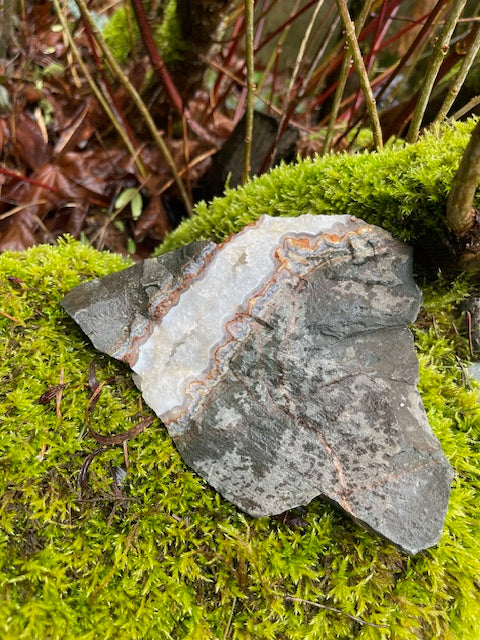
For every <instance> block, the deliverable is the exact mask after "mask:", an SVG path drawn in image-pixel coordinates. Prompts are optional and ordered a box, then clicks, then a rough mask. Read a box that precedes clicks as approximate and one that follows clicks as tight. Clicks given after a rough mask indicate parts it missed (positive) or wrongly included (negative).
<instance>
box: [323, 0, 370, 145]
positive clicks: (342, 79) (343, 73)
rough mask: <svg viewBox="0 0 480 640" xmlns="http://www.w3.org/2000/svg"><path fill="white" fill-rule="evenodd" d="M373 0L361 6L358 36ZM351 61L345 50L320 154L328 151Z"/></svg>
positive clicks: (357, 27)
mask: <svg viewBox="0 0 480 640" xmlns="http://www.w3.org/2000/svg"><path fill="white" fill-rule="evenodd" d="M372 2H373V0H365V3H364V5H363V7H362V11H361V13H360V15H359V17H358V20H357V25H356V28H355V34H356V35H357V37H358V34H359V33H360V31H361V30H362V28H363V25H364V24H365V20H366V19H367V16H368V13H369V11H370V7H371V6H372ZM351 63H352V56H351V55H350V54H349V53H347V52H345V55H344V57H343V62H342V68H341V70H340V76H339V78H338V84H337V89H336V91H335V96H334V99H333V105H332V109H331V111H330V119H329V121H328V127H327V134H326V136H325V142H324V143H323V149H322V155H325V154H326V153H329V151H330V149H331V147H332V142H333V134H334V131H335V123H336V121H337V116H338V112H339V109H340V103H341V102H342V98H343V93H344V91H345V86H346V84H347V78H348V75H349V72H350V65H351Z"/></svg>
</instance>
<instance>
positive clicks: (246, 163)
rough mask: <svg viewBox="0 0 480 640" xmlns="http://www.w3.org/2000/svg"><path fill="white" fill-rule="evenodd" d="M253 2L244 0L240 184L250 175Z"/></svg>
mask: <svg viewBox="0 0 480 640" xmlns="http://www.w3.org/2000/svg"><path fill="white" fill-rule="evenodd" d="M253 2H254V0H245V51H246V63H247V104H246V111H245V154H244V158H243V174H242V184H245V182H246V181H247V180H248V176H249V174H250V156H251V151H252V134H253V106H254V102H255V75H254V74H255V63H254V57H253V20H254V6H253Z"/></svg>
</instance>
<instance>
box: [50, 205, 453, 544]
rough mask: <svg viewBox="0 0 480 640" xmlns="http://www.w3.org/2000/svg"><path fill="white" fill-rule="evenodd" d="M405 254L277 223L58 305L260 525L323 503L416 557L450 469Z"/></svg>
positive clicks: (184, 449)
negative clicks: (425, 400) (432, 415)
mask: <svg viewBox="0 0 480 640" xmlns="http://www.w3.org/2000/svg"><path fill="white" fill-rule="evenodd" d="M420 303H421V293H420V291H419V289H418V287H417V286H416V285H415V283H414V281H413V278H412V260H411V251H410V249H409V248H408V247H406V246H405V245H404V244H402V243H400V242H398V241H397V240H395V239H394V238H393V237H392V236H391V235H390V234H388V233H387V232H385V231H383V230H382V229H379V228H378V227H374V226H371V225H368V224H366V223H365V222H363V221H361V220H357V219H355V218H351V217H349V216H345V215H339V216H311V215H308V214H305V215H301V216H298V217H296V218H272V217H269V216H262V217H261V218H260V219H259V220H258V221H257V222H255V223H254V224H252V225H250V226H248V227H246V228H245V229H244V230H243V231H241V232H240V233H238V234H236V235H233V236H232V237H231V238H229V239H228V240H227V241H226V242H224V243H223V244H220V245H215V244H214V243H193V244H191V245H189V246H187V247H184V248H183V249H180V250H177V251H174V252H171V253H169V254H166V255H164V256H160V257H158V258H153V259H150V260H146V261H145V262H144V263H142V264H138V265H135V266H134V267H132V268H130V269H127V270H125V271H123V272H120V273H117V274H112V275H110V276H107V277H106V278H103V279H100V280H95V281H92V282H89V283H86V284H84V285H80V286H79V287H77V288H76V289H74V290H73V291H72V292H70V293H69V294H68V295H67V297H66V298H65V300H64V301H63V303H62V304H63V306H64V308H65V309H66V310H67V311H68V313H70V315H71V316H72V317H73V318H74V319H75V320H76V321H77V322H78V323H79V324H80V326H81V327H82V328H83V329H84V331H86V333H87V335H89V336H90V338H91V339H92V342H93V343H94V345H95V346H96V347H97V348H99V349H101V350H103V351H104V352H106V353H108V354H110V355H113V356H114V357H116V358H119V359H121V360H124V361H125V362H127V363H129V364H130V366H132V368H133V370H134V372H135V374H134V378H135V381H136V383H137V385H138V386H139V388H140V389H141V391H142V394H143V396H144V398H145V400H146V401H147V403H148V404H149V405H150V406H151V407H152V408H153V409H154V411H155V412H156V413H157V415H159V416H160V417H161V418H162V420H163V421H164V423H165V425H166V427H167V429H168V431H169V433H170V435H171V436H172V438H173V440H174V442H175V444H176V446H177V448H178V450H179V451H180V453H181V455H182V457H183V459H184V460H185V462H186V463H187V464H189V465H190V466H191V467H192V468H193V469H195V470H196V471H197V472H198V473H199V474H200V475H202V476H203V477H204V478H205V479H206V481H207V482H208V483H209V484H211V485H212V486H213V487H214V488H215V489H217V490H218V491H219V492H220V493H221V494H222V495H223V496H224V497H225V498H227V499H228V500H230V501H231V502H233V503H234V504H235V505H237V506H238V507H240V508H241V509H242V510H244V511H246V512H247V513H249V514H251V515H254V516H262V515H269V514H277V513H281V512H283V511H285V510H287V509H291V508H293V507H296V506H299V505H305V504H308V503H309V502H310V501H311V500H313V499H314V498H315V497H317V496H322V497H324V498H326V499H327V500H329V501H330V502H332V503H334V504H336V505H338V506H339V507H340V508H342V509H343V510H344V511H345V512H346V513H348V514H349V515H350V516H351V517H353V518H354V519H355V520H356V521H357V522H359V523H360V524H362V525H364V526H367V527H369V528H371V529H373V530H375V531H377V532H378V533H380V534H381V535H382V536H384V537H386V538H387V539H389V540H391V541H392V542H393V543H395V544H396V545H398V546H399V547H401V548H402V549H405V550H406V551H408V552H410V553H415V552H417V551H418V550H420V549H424V548H427V547H429V546H431V545H433V544H435V543H436V542H437V541H438V539H439V537H440V535H441V531H442V527H443V522H444V518H445V513H446V510H447V506H448V497H449V493H450V484H451V480H452V469H451V467H450V465H449V464H448V461H447V460H446V459H445V456H444V454H443V452H442V450H441V447H440V444H439V442H438V440H437V439H436V438H435V436H434V434H433V433H432V431H431V429H430V426H429V424H428V420H427V416H426V413H425V409H424V407H423V404H422V401H421V398H420V396H419V394H418V391H417V389H416V384H417V381H418V362H417V359H416V355H415V350H414V345H413V338H412V335H411V333H410V331H409V329H408V327H407V325H408V324H409V323H410V322H413V321H414V320H415V318H416V315H417V313H418V310H419V308H420Z"/></svg>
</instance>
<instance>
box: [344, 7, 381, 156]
mask: <svg viewBox="0 0 480 640" xmlns="http://www.w3.org/2000/svg"><path fill="white" fill-rule="evenodd" d="M335 2H336V4H337V7H338V11H339V13H340V16H341V18H342V22H343V26H344V27H345V39H346V41H347V44H348V48H349V49H350V53H351V55H352V58H353V62H354V64H355V69H356V70H357V74H358V79H359V82H360V86H361V87H362V90H363V95H364V97H365V104H366V106H367V111H368V115H369V116H370V120H371V122H372V129H373V140H374V142H375V148H376V149H377V151H381V150H382V149H383V140H382V129H381V127H380V118H379V117H378V111H377V107H376V104H375V98H374V97H373V91H372V87H371V85H370V80H369V79H368V74H367V70H366V68H365V63H364V62H363V58H362V52H361V51H360V47H359V45H358V40H357V38H356V35H355V25H354V24H353V22H352V19H351V18H350V14H349V12H348V7H347V2H346V0H335Z"/></svg>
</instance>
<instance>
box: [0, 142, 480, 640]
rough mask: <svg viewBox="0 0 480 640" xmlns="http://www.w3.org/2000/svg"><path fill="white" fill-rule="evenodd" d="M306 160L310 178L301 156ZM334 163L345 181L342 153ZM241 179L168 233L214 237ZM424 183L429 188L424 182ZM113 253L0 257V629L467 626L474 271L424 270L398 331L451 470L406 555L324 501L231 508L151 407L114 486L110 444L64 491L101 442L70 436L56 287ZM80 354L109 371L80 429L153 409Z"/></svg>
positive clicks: (83, 634)
mask: <svg viewBox="0 0 480 640" xmlns="http://www.w3.org/2000/svg"><path fill="white" fill-rule="evenodd" d="M462 135H463V136H464V138H465V134H464V133H462ZM435 144H436V143H435ZM456 148H457V155H458V153H459V152H458V149H459V143H457V147H456ZM363 157H364V156H361V158H363ZM316 162H318V161H316ZM329 162H333V164H335V162H339V161H338V160H335V161H332V160H329ZM350 162H351V161H350V160H349V159H348V160H347V161H346V165H347V169H346V171H350V172H351V173H352V172H353V169H348V167H352V166H353V165H351V164H350ZM361 162H364V160H361ZM432 162H433V161H432ZM304 166H305V167H306V168H307V169H308V172H307V173H308V174H309V175H310V176H313V175H314V169H315V166H316V165H315V162H312V163H310V162H307V163H304ZM280 171H282V172H284V174H285V175H286V173H288V172H286V169H285V168H281V169H280ZM297 171H300V170H299V169H298V168H297V167H293V168H292V172H293V173H295V172H297ZM332 171H333V170H332ZM335 173H336V175H337V179H338V180H340V182H341V180H342V172H341V168H340V165H338V166H337V167H336V169H335ZM353 173H355V172H353ZM407 173H408V171H407ZM439 173H442V175H443V174H444V173H445V175H447V174H448V175H451V171H450V169H448V168H445V167H444V168H441V167H439V168H438V171H437V175H438V174H439ZM351 179H352V180H353V179H356V178H354V177H352V178H351ZM365 179H366V178H365ZM262 180H263V182H262ZM268 180H273V178H267V177H264V178H260V179H258V180H257V181H254V182H253V183H251V184H250V185H248V186H247V188H246V189H245V190H244V191H243V193H244V197H245V194H246V199H247V201H248V202H251V203H252V206H254V205H255V200H254V198H253V195H252V194H253V191H252V189H254V185H258V188H259V196H258V200H259V201H261V202H264V200H262V195H261V194H262V192H263V187H262V185H264V186H265V184H266V183H267V182H268ZM309 180H310V182H309V185H310V186H309V188H308V189H305V193H304V197H305V198H306V199H307V204H301V203H300V204H299V202H300V201H299V200H298V196H299V193H300V192H301V191H302V187H301V185H299V184H297V180H294V181H293V182H292V183H291V185H290V186H289V187H288V188H285V190H284V191H283V192H282V193H283V195H282V198H285V197H286V194H287V193H289V192H290V191H289V190H290V188H292V189H293V188H295V189H296V192H295V193H296V194H297V195H295V197H292V201H291V202H290V205H289V206H290V209H288V208H285V209H282V210H281V213H285V214H286V213H292V214H293V213H295V212H305V211H307V210H309V208H310V207H314V204H312V203H314V202H316V200H315V198H316V197H317V196H316V195H315V194H312V187H311V185H312V184H313V178H312V177H310V178H309ZM332 184H333V183H332ZM435 184H437V183H435ZM319 188H320V187H319ZM331 188H332V189H333V186H332V187H331ZM432 188H433V187H432ZM265 189H266V187H265ZM352 189H353V187H352ZM435 189H436V187H435ZM435 189H434V190H435ZM241 193H242V191H241V190H240V191H238V192H231V193H229V194H228V195H227V198H226V199H225V201H224V203H225V207H224V208H223V210H221V209H222V207H223V204H222V201H221V200H217V201H216V204H214V206H213V207H211V208H210V209H206V208H201V210H200V212H199V214H200V215H199V216H198V218H195V219H194V220H193V221H192V222H191V223H190V226H189V225H185V226H184V227H183V228H182V229H180V231H178V232H177V234H176V235H174V236H173V238H172V240H171V241H170V246H173V244H178V243H179V242H184V241H188V240H190V239H193V238H194V237H198V236H201V235H205V234H204V231H202V229H205V220H204V218H203V217H207V218H208V216H211V217H212V220H210V225H211V226H210V229H211V230H212V229H214V228H215V229H217V227H218V228H219V229H220V231H218V234H219V235H223V234H224V233H225V232H227V231H228V230H229V229H231V228H232V229H236V228H238V225H239V224H243V223H244V221H245V217H247V218H249V217H250V216H251V215H253V214H252V213H251V212H250V211H249V212H248V213H244V214H243V215H242V216H241V217H238V216H240V213H235V212H236V211H237V212H238V211H239V206H240V205H239V202H240V199H241ZM316 193H317V194H318V191H317V192H316ZM425 193H427V195H425V198H424V199H425V200H426V201H427V202H430V196H429V195H428V185H427V186H426V187H425ZM435 193H436V191H435ZM359 197H360V196H359ZM435 198H437V196H436V195H435V196H434V195H432V196H431V199H432V201H434V202H437V201H436V200H435ZM438 198H440V196H438ZM384 199H385V201H389V198H388V194H386V195H385V198H384ZM393 200H395V198H393V199H392V201H393ZM283 201H285V200H283ZM285 202H286V201H285ZM296 205H298V206H296ZM437 205H438V206H440V204H438V203H437ZM437 205H435V207H436V206H437ZM285 206H286V205H285ZM442 206H443V205H442ZM435 207H433V209H432V211H436V208H435ZM273 209H274V207H273V205H272V207H271V208H270V209H269V210H268V212H269V213H272V211H273ZM317 209H318V207H317ZM317 209H314V210H317ZM226 210H228V211H229V212H230V215H233V222H228V221H227V220H226V219H224V218H222V216H225V211H226ZM347 210H349V211H350V212H351V213H356V214H357V215H361V212H359V211H357V210H352V208H349V207H347ZM222 211H223V213H222ZM232 211H233V213H231V212H232ZM256 211H257V210H256V209H255V212H256ZM429 211H430V209H429ZM274 212H276V213H279V211H277V210H275V211H274ZM413 215H414V213H413V212H412V213H410V214H407V213H405V214H404V219H405V220H407V221H408V220H409V219H410V217H412V216H413ZM415 215H416V214H415ZM435 215H436V214H435ZM439 215H440V214H439ZM202 216H203V217H202ZM216 216H218V219H217V217H216ZM227 217H228V216H225V218H227ZM392 224H393V222H392ZM202 225H203V226H202ZM412 225H413V221H412ZM385 226H388V224H387V225H385ZM403 228H407V227H405V225H404V227H403ZM412 228H413V226H412ZM125 266H127V265H126V263H125V262H124V261H123V260H122V259H121V258H120V257H119V256H115V255H111V254H108V253H99V252H97V251H95V250H93V249H92V248H89V247H86V246H84V245H82V244H80V243H77V242H74V241H71V240H65V241H62V242H61V243H60V244H59V245H58V246H57V247H47V246H39V247H35V248H32V249H30V250H28V251H27V252H25V253H6V254H4V255H3V256H1V257H0V287H1V293H0V332H1V342H0V349H1V358H0V375H1V388H0V422H1V429H0V541H1V542H0V544H1V555H0V561H1V565H2V566H1V572H0V582H1V595H0V637H2V638H5V639H6V640H17V639H23V638H24V639H28V640H30V639H40V640H44V639H59V640H60V639H61V640H69V639H70V638H82V639H85V640H87V639H88V640H94V639H95V640H96V639H97V638H102V640H103V639H108V638H117V637H121V638H125V639H132V640H133V639H135V640H136V639H137V638H138V639H140V638H147V639H152V640H157V639H162V638H173V639H178V640H183V639H187V638H188V639H194V638H195V639H198V640H207V639H219V640H223V639H227V638H228V639H233V638H236V639H247V638H249V639H252V640H254V639H272V640H273V639H275V640H282V639H292V640H293V639H298V640H304V639H312V640H313V639H315V640H316V639H318V640H334V639H335V640H337V639H339V640H351V639H352V638H359V639H362V640H367V639H370V640H381V639H385V640H386V639H391V640H407V639H408V640H416V639H418V638H422V639H425V640H432V639H452V640H477V639H478V638H479V637H480V474H479V470H480V464H479V463H480V447H479V443H478V441H479V434H480V406H479V404H478V396H479V389H478V387H477V386H476V384H475V383H474V382H473V381H470V380H469V378H468V375H467V373H466V365H465V362H466V361H467V359H468V347H467V339H466V335H465V334H466V331H465V327H464V324H463V323H462V313H461V307H460V304H461V301H462V299H463V298H464V297H465V296H466V295H467V293H468V292H469V291H471V290H473V289H474V288H475V287H476V284H475V282H474V280H473V279H472V277H468V278H467V276H461V277H459V278H457V279H456V280H454V281H453V282H450V281H448V280H446V279H439V280H438V281H436V282H434V283H428V284H426V285H425V304H424V309H423V311H422V313H421V315H420V317H419V319H418V321H417V323H416V326H415V328H414V332H415V336H416V344H417V350H418V356H419V360H420V391H421V394H422V397H423V400H424V403H425V406H426V409H427V412H428V416H429V420H430V424H431V425H432V428H433V430H434V431H435V433H436V434H437V436H438V438H439V439H440V441H441V443H442V445H443V448H444V451H445V453H446V455H447V457H448V458H449V460H450V462H451V464H452V465H453V467H454V469H455V472H456V475H455V481H454V485H453V488H452V495H451V501H450V508H449V511H448V515H447V519H446V525H445V530H444V534H443V536H442V538H441V540H440V542H439V544H438V545H437V546H436V547H435V548H432V549H430V550H427V551H424V552H422V553H420V554H418V555H416V556H414V557H409V556H407V555H406V554H404V553H402V552H400V551H398V550H397V549H395V548H394V547H393V546H392V545H391V544H389V543H387V542H385V541H383V540H381V539H380V538H379V537H377V536H375V535H373V534H371V533H369V532H367V531H364V530H363V529H361V528H360V527H359V526H357V525H356V524H354V523H353V522H352V521H350V520H349V519H348V518H346V517H344V516H343V515H342V514H341V513H340V512H338V511H336V510H335V509H334V508H332V507H331V506H329V505H326V504H323V503H322V502H321V501H320V500H314V501H313V502H312V503H311V504H310V505H309V506H308V507H307V508H306V509H305V510H302V511H299V512H292V513H289V514H287V515H286V516H285V517H281V518H261V519H254V518H251V517H247V516H245V515H244V514H242V513H241V512H239V511H238V510H237V509H236V508H235V507H234V506H232V505H230V504H229V503H227V502H226V501H224V500H223V499H221V498H220V497H219V495H218V494H217V493H216V492H214V491H213V490H211V489H210V488H209V487H208V486H207V485H206V484H205V482H204V481H203V480H202V479H201V478H199V477H198V476H197V475H196V474H195V473H193V472H192V471H190V470H189V469H188V468H187V467H186V466H185V465H184V464H183V462H182V461H181V459H180V457H179V455H178V453H177V452H176V451H175V449H174V447H173V445H172V443H171V441H170V438H169V437H168V435H167V434H166V431H165V429H164V428H163V426H162V425H161V423H160V422H159V421H158V420H156V421H155V422H154V423H153V424H152V425H151V426H150V427H149V428H148V429H147V430H146V431H144V432H143V433H142V434H140V435H139V436H137V437H136V438H134V439H132V440H130V441H129V442H128V459H129V467H128V472H127V475H126V478H125V480H124V482H123V483H121V484H120V485H119V486H118V485H116V484H115V482H114V481H113V475H114V474H113V471H114V470H115V469H116V468H117V467H124V468H125V452H124V450H123V448H122V447H121V446H115V447H110V448H107V449H106V450H105V451H104V452H103V453H101V454H99V455H98V456H97V457H96V458H95V459H94V460H93V462H92V464H91V466H90V473H89V480H88V484H87V486H86V488H85V489H84V490H83V491H80V489H79V487H78V484H77V479H78V475H79V471H80V469H81V467H82V464H83V463H84V461H85V458H86V456H87V455H88V454H89V453H90V452H92V451H94V450H95V449H96V448H97V447H98V445H97V444H96V442H95V441H94V440H93V439H92V438H91V437H90V436H88V435H87V433H86V415H87V412H88V408H89V401H90V398H91V395H92V394H91V391H90V389H89V385H88V379H89V374H88V370H89V365H90V363H91V361H92V359H93V358H94V356H95V355H96V353H95V350H94V349H93V347H92V346H91V345H90V344H89V342H88V341H87V339H86V338H85V337H84V336H83V335H82V333H81V331H80V330H79V329H78V328H77V327H76V326H75V324H74V323H73V321H71V320H70V319H69V318H68V317H67V316H66V314H65V313H63V311H62V310H61V309H60V307H59V301H60V300H61V299H62V297H63V296H64V294H65V293H66V292H67V291H68V290H69V289H70V288H71V287H73V286H74V285H76V284H78V283H79V282H81V281H83V280H86V279H90V278H92V277H94V276H101V275H104V274H106V273H109V272H111V271H115V270H118V269H121V268H124V267H125ZM420 284H422V283H420ZM95 370H96V376H97V378H98V380H99V382H102V381H106V380H107V381H108V380H109V379H110V378H111V377H112V376H114V380H110V382H107V383H106V384H105V385H104V387H103V390H102V393H101V395H100V397H99V399H98V402H97V404H96V406H95V407H94V408H93V409H92V410H91V411H90V412H89V420H90V424H91V426H92V428H93V429H95V430H96V431H99V432H101V433H104V434H113V433H118V432H121V431H124V430H126V429H128V428H130V427H131V426H133V425H134V424H136V423H138V422H139V421H140V420H141V419H142V418H143V417H145V416H147V415H150V413H149V410H148V408H146V407H144V406H142V403H141V401H140V397H139V393H138V391H137V390H136V388H135V387H134V385H133V383H132V381H131V376H130V373H129V371H128V370H127V369H126V368H125V367H123V366H122V365H120V364H118V363H115V362H113V361H111V360H110V359H108V358H106V357H105V358H104V357H99V358H98V359H97V362H96V367H95ZM62 381H63V384H64V385H65V386H64V388H63V389H62V395H61V398H60V392H58V393H57V394H56V395H55V391H56V390H57V391H58V388H57V385H58V384H60V383H61V382H62ZM48 390H50V391H51V393H50V395H51V396H52V398H51V400H50V401H48V397H45V396H44V397H43V401H44V403H42V402H40V398H41V397H42V395H43V394H45V392H46V391H48ZM306 601H308V602H306ZM311 603H314V604H311ZM325 607H330V608H325ZM333 609H337V610H338V611H334V610H333ZM349 616H354V617H356V618H359V619H361V621H363V622H366V623H370V624H363V623H362V622H359V621H358V620H355V619H353V618H352V617H349ZM372 625H379V626H372Z"/></svg>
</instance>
